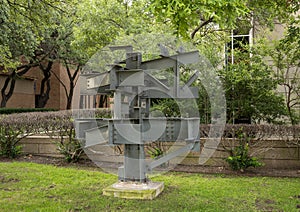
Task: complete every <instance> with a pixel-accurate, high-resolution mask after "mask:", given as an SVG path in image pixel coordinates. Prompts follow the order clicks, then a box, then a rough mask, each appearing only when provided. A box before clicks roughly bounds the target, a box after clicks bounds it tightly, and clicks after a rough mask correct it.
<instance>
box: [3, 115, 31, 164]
mask: <svg viewBox="0 0 300 212" xmlns="http://www.w3.org/2000/svg"><path fill="white" fill-rule="evenodd" d="M34 118H35V117H32V119H28V116H26V115H23V114H22V115H21V114H13V115H5V116H1V118H0V155H1V156H3V157H8V158H15V157H16V156H17V155H19V154H20V153H21V149H22V148H21V146H20V145H18V143H19V141H20V140H21V139H22V138H24V137H26V136H27V135H30V134H32V133H33V132H34V131H35V129H36V127H34V125H33V124H32V123H29V122H30V121H33V123H34V120H35V119H34Z"/></svg>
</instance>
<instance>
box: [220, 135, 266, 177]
mask: <svg viewBox="0 0 300 212" xmlns="http://www.w3.org/2000/svg"><path fill="white" fill-rule="evenodd" d="M241 130H242V129H241ZM238 136H239V138H238V141H239V145H238V146H237V147H234V148H233V149H232V150H231V151H230V156H229V157H227V158H226V159H225V161H226V162H227V163H228V164H229V166H230V167H231V168H232V169H233V170H240V171H242V172H243V171H244V170H245V169H247V168H248V167H260V166H263V163H261V162H259V161H258V159H257V158H256V157H251V156H250V154H249V141H250V139H251V137H249V136H247V135H246V134H245V133H243V132H242V131H240V132H239V133H238Z"/></svg>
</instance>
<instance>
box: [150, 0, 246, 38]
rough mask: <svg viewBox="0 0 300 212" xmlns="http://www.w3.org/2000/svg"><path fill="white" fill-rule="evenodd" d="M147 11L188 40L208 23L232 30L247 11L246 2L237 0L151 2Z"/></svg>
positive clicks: (158, 0)
mask: <svg viewBox="0 0 300 212" xmlns="http://www.w3.org/2000/svg"><path fill="white" fill-rule="evenodd" d="M149 11H151V12H152V13H153V14H154V15H155V17H156V19H157V20H158V21H160V22H164V23H169V24H170V25H171V26H172V28H173V29H174V30H175V33H176V34H178V35H181V36H183V37H185V38H188V37H190V35H189V34H190V33H192V32H193V31H195V30H196V31H199V30H200V28H202V27H203V28H204V27H205V26H208V25H209V24H210V23H214V24H216V25H218V26H219V27H220V28H223V29H224V28H233V27H234V26H235V24H236V20H237V17H242V16H244V15H245V14H247V13H248V12H249V9H248V8H247V6H246V1H238V0H233V1H224V0H214V1H212V0H206V1H188V0H179V1H178V0H176V1H174V0H151V4H150V7H149ZM192 34H193V33H192ZM193 36H194V35H192V38H193Z"/></svg>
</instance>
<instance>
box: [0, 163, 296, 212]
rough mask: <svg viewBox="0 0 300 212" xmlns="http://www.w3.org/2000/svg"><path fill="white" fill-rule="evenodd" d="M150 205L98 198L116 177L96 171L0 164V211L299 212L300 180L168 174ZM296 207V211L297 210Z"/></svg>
mask: <svg viewBox="0 0 300 212" xmlns="http://www.w3.org/2000/svg"><path fill="white" fill-rule="evenodd" d="M152 180H153V181H160V182H164V183H165V190H164V191H163V193H162V194H161V195H160V196H159V197H157V198H156V199H154V200H152V201H150V200H125V199H118V198H113V197H106V196H102V189H103V188H105V187H107V186H109V185H111V184H113V183H115V182H116V181H117V177H116V176H113V175H110V174H106V173H103V172H100V171H98V170H82V169H78V168H64V167H55V166H51V165H39V164H34V163H20V162H13V163H0V211H1V212H5V211H9V212H11V211H116V210H120V211H288V212H290V211H299V209H297V206H298V205H300V178H270V177H233V176H222V175H202V174H187V173H168V174H165V175H162V176H159V177H155V178H153V179H152ZM298 207H299V206H298Z"/></svg>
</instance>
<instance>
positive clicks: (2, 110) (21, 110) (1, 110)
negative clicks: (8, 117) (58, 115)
mask: <svg viewBox="0 0 300 212" xmlns="http://www.w3.org/2000/svg"><path fill="white" fill-rule="evenodd" d="M47 111H57V110H56V109H52V108H0V114H13V113H29V112H47Z"/></svg>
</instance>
